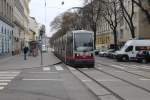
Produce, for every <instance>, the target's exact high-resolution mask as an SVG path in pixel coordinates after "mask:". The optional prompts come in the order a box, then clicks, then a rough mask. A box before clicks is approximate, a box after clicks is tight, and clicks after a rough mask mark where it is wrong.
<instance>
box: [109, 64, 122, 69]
mask: <svg viewBox="0 0 150 100" xmlns="http://www.w3.org/2000/svg"><path fill="white" fill-rule="evenodd" d="M111 66H113V67H116V68H119V69H125V68H124V67H121V66H118V65H111Z"/></svg>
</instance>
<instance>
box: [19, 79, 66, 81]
mask: <svg viewBox="0 0 150 100" xmlns="http://www.w3.org/2000/svg"><path fill="white" fill-rule="evenodd" d="M22 80H23V81H63V80H62V79H22Z"/></svg>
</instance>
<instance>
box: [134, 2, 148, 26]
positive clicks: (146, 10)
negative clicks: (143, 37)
mask: <svg viewBox="0 0 150 100" xmlns="http://www.w3.org/2000/svg"><path fill="white" fill-rule="evenodd" d="M133 2H134V3H135V4H136V5H137V6H138V7H139V8H140V9H141V10H142V11H143V12H144V14H145V15H146V18H147V20H148V22H149V24H150V9H149V8H147V6H149V7H150V0H133Z"/></svg>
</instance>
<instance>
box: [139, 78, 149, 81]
mask: <svg viewBox="0 0 150 100" xmlns="http://www.w3.org/2000/svg"><path fill="white" fill-rule="evenodd" d="M139 80H141V81H150V79H148V78H140V79H139Z"/></svg>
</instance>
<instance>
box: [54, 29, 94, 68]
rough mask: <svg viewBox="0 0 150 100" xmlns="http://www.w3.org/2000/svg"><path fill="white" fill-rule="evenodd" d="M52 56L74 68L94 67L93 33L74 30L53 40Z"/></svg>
mask: <svg viewBox="0 0 150 100" xmlns="http://www.w3.org/2000/svg"><path fill="white" fill-rule="evenodd" d="M54 54H55V55H56V56H57V57H59V58H60V59H61V60H62V61H64V62H65V63H66V64H69V65H71V66H74V67H94V65H95V57H94V33H93V32H91V31H87V30H75V31H70V32H68V33H66V34H65V35H63V36H61V37H59V38H56V39H54Z"/></svg>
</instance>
